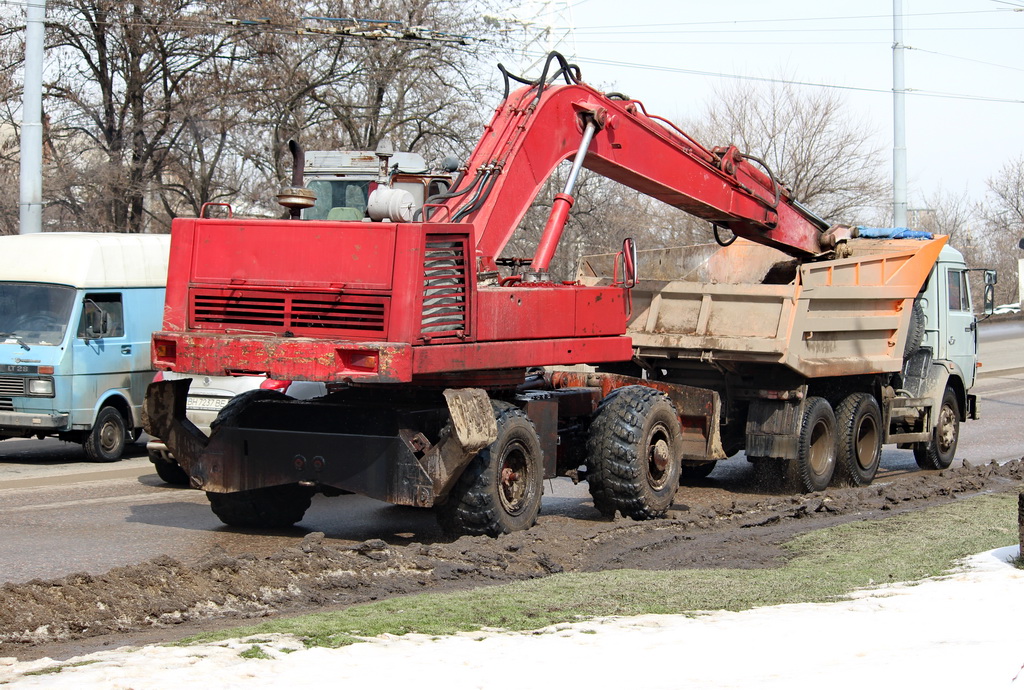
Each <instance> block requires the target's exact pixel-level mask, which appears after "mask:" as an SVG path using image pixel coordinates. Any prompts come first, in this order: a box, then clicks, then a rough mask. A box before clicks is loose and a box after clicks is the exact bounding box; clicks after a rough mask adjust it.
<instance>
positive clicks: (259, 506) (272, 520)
mask: <svg viewBox="0 0 1024 690" xmlns="http://www.w3.org/2000/svg"><path fill="white" fill-rule="evenodd" d="M206 497H207V498H208V499H210V508H212V509H213V512H214V514H215V515H216V516H217V517H218V518H220V521H221V522H223V523H224V524H225V525H230V526H231V527H260V528H276V527H291V526H292V525H294V524H295V523H296V522H298V521H299V520H301V519H302V516H303V515H305V514H306V510H307V509H309V504H310V503H311V501H312V497H313V491H312V490H311V489H309V488H307V487H304V486H299V485H298V484H285V485H282V486H267V487H264V488H262V489H253V490H251V491H235V492H232V493H228V494H219V493H213V492H212V491H207V492H206Z"/></svg>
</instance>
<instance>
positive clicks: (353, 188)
mask: <svg viewBox="0 0 1024 690" xmlns="http://www.w3.org/2000/svg"><path fill="white" fill-rule="evenodd" d="M370 182H371V181H370V180H310V181H309V182H308V186H309V188H310V189H312V190H313V191H314V192H315V193H316V205H315V206H313V207H312V208H307V209H306V210H305V211H303V212H302V217H303V218H304V219H306V220H362V218H363V216H365V215H366V201H367V199H368V198H369V196H370Z"/></svg>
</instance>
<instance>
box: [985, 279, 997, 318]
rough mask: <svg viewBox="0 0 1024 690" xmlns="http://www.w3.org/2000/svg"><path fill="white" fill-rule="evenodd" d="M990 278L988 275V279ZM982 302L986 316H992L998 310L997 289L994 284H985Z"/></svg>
mask: <svg viewBox="0 0 1024 690" xmlns="http://www.w3.org/2000/svg"><path fill="white" fill-rule="evenodd" d="M987 277H988V276H987V275H986V278H987ZM982 302H984V307H985V314H987V315H989V316H991V315H992V312H994V311H995V309H996V289H995V286H994V285H992V283H989V282H986V283H985V291H984V292H983V293H982Z"/></svg>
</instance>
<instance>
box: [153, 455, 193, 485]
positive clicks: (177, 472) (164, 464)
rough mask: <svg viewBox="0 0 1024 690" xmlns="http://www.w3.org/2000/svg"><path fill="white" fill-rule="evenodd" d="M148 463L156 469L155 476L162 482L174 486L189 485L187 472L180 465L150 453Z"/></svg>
mask: <svg viewBox="0 0 1024 690" xmlns="http://www.w3.org/2000/svg"><path fill="white" fill-rule="evenodd" d="M149 461H150V462H152V463H153V467H155V468H156V474H157V476H158V477H160V478H161V479H163V480H164V482H166V483H168V484H173V485H174V486H188V485H189V479H188V472H186V471H185V470H183V469H182V468H181V465H179V464H178V463H177V462H175V461H174V460H167V459H165V458H164V457H163V456H162V455H160V454H159V453H150V454H149Z"/></svg>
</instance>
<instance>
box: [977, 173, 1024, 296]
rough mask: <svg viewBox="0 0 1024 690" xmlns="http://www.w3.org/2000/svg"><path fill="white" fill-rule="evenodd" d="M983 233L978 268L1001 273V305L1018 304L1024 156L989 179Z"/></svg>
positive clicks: (979, 235) (998, 290)
mask: <svg viewBox="0 0 1024 690" xmlns="http://www.w3.org/2000/svg"><path fill="white" fill-rule="evenodd" d="M981 216H982V219H983V222H982V224H981V231H980V232H978V233H976V234H975V236H974V238H973V244H974V247H975V248H976V252H977V257H978V258H977V259H976V260H975V261H976V265H982V266H986V267H988V268H995V269H997V270H998V271H999V284H998V285H997V286H996V300H997V301H998V302H1002V301H1007V302H1016V301H1017V300H1018V299H1020V295H1019V294H1018V292H1019V291H1018V282H1017V269H1018V262H1017V260H1018V259H1019V258H1020V256H1021V254H1020V252H1019V251H1018V249H1017V247H1018V243H1019V242H1020V240H1021V238H1024V154H1021V155H1019V156H1017V157H1016V158H1013V159H1011V160H1009V161H1007V162H1006V163H1004V164H1003V166H1002V167H1001V168H1000V169H999V172H997V173H996V174H995V175H994V176H993V177H991V178H989V180H988V191H987V193H986V195H985V202H984V204H983V206H982V210H981Z"/></svg>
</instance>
